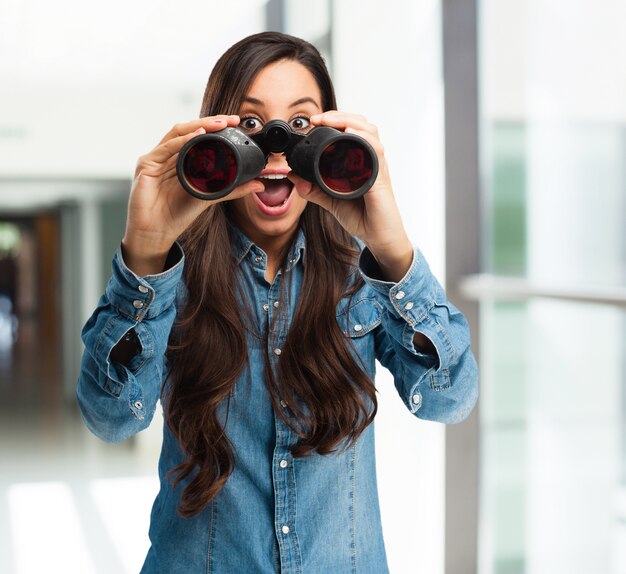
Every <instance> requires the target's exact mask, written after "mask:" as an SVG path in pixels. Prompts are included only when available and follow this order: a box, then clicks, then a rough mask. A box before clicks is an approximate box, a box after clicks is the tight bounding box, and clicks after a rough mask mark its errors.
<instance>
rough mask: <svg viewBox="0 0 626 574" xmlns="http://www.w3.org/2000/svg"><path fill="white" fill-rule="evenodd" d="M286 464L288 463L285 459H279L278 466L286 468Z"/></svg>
mask: <svg viewBox="0 0 626 574" xmlns="http://www.w3.org/2000/svg"><path fill="white" fill-rule="evenodd" d="M288 465H289V463H288V462H287V461H286V460H281V461H280V468H287V466H288Z"/></svg>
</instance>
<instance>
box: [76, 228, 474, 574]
mask: <svg viewBox="0 0 626 574" xmlns="http://www.w3.org/2000/svg"><path fill="white" fill-rule="evenodd" d="M233 250H234V255H235V257H236V258H237V261H238V262H239V266H238V269H239V278H240V281H241V284H242V286H243V290H242V293H243V296H244V297H246V299H247V301H248V302H251V303H252V307H253V318H254V319H255V320H256V322H257V324H258V325H257V327H258V329H259V330H260V332H265V330H266V329H270V333H269V336H268V342H267V344H268V345H269V349H268V350H269V357H270V361H272V362H274V363H276V364H277V363H278V361H280V348H281V345H282V344H283V343H284V341H285V337H286V334H287V328H288V324H289V322H290V320H291V317H292V316H293V312H294V309H295V304H296V301H297V298H298V293H299V290H300V287H301V284H302V277H303V266H304V265H305V264H306V248H305V239H304V237H303V235H302V233H300V235H299V236H298V238H297V240H296V241H295V242H294V245H293V246H292V248H291V251H290V253H289V254H288V263H287V266H286V270H285V272H279V274H278V275H277V277H276V278H275V280H274V282H273V283H272V284H271V285H270V284H269V283H268V282H267V281H266V280H265V271H266V264H267V258H266V255H265V253H264V252H263V251H262V250H261V249H259V248H258V247H257V246H256V245H254V244H253V243H252V242H250V241H249V240H248V239H247V238H246V237H244V236H243V235H242V234H241V233H238V235H237V241H236V242H235V244H234V245H233ZM183 266H184V256H183V255H182V252H181V253H180V259H179V261H178V263H176V264H175V265H174V266H173V267H172V268H170V269H169V270H168V271H166V272H164V273H161V274H159V275H154V276H146V277H137V276H136V275H135V274H134V273H132V272H131V271H130V270H129V269H128V268H127V267H126V266H125V264H124V261H123V259H122V257H121V254H120V252H119V251H118V253H117V254H116V256H115V258H114V261H113V275H112V278H111V280H110V281H109V283H108V286H107V288H106V292H105V294H104V296H103V297H102V299H101V301H100V304H99V306H98V308H97V309H96V311H95V312H94V314H93V316H92V317H91V318H90V319H89V321H88V322H87V324H86V325H85V328H84V330H83V341H84V344H85V352H84V355H83V362H82V369H81V375H80V378H79V381H78V387H77V396H78V402H79V405H80V409H81V412H82V414H83V418H84V420H85V423H86V425H87V426H88V427H89V429H90V430H91V431H92V432H94V433H95V434H96V435H97V436H99V437H101V438H102V439H104V440H106V441H110V442H117V441H122V440H124V439H126V438H128V437H130V436H132V435H134V434H135V433H137V432H139V431H141V430H142V429H144V428H146V427H147V426H148V425H149V424H150V420H151V418H152V415H153V413H154V411H155V407H156V403H157V400H158V398H159V393H160V390H161V385H162V381H163V379H164V375H165V373H166V369H167V364H166V361H165V359H164V354H165V349H166V345H167V340H168V336H169V332H170V329H171V327H172V323H173V321H174V318H175V316H176V310H177V301H178V303H179V304H182V302H183V301H184V294H185V288H184V285H183V283H182V270H183ZM359 267H360V269H359V270H355V271H356V272H360V273H361V274H362V276H363V277H364V279H365V284H364V286H363V287H362V288H361V290H360V291H359V292H358V293H357V294H356V296H354V297H353V299H352V302H351V304H350V307H349V309H348V301H347V300H343V301H341V302H340V304H339V306H338V308H337V321H338V323H339V325H340V327H341V329H342V330H343V332H344V334H345V336H346V337H348V338H350V339H351V340H352V343H353V344H354V349H355V352H357V353H358V354H359V356H360V359H361V361H362V364H363V366H364V368H365V369H366V371H367V373H368V374H369V375H370V376H371V377H374V376H375V361H376V359H378V361H379V362H380V363H381V364H382V365H384V366H385V367H387V368H388V369H389V370H390V371H391V372H392V373H393V375H394V380H395V386H396V388H397V391H398V393H399V395H400V398H401V399H402V401H403V402H404V403H405V405H406V406H407V408H408V409H409V410H410V411H411V412H412V413H414V414H415V415H416V416H417V417H420V418H423V419H429V420H435V421H441V422H445V423H454V422H459V421H461V420H463V419H464V418H465V417H466V416H467V415H468V413H469V412H470V411H471V409H472V407H473V406H474V404H475V402H476V399H477V387H478V385H477V369H476V363H475V361H474V358H473V356H472V353H471V351H470V348H469V333H468V328H467V324H466V322H465V319H464V318H463V316H462V315H461V313H459V311H458V310H457V309H455V308H454V307H453V306H452V305H451V304H450V303H449V302H448V301H447V299H446V296H445V293H444V291H443V289H442V288H441V286H440V285H439V284H438V283H437V281H436V279H435V278H434V276H433V275H432V274H431V272H430V270H429V268H428V265H427V263H426V261H425V260H424V258H423V256H422V254H421V253H420V252H419V250H417V249H416V250H415V253H414V258H413V263H412V265H411V268H410V269H409V271H408V272H407V274H406V276H405V277H404V278H403V279H402V280H401V281H400V282H399V283H389V282H385V281H382V280H380V279H377V278H376V276H377V266H376V264H375V261H374V260H373V257H372V256H371V254H370V253H369V252H368V251H367V250H366V249H365V250H363V252H362V255H361V260H360V265H359ZM281 306H287V309H286V316H287V319H288V320H287V321H278V322H276V323H272V321H273V319H274V315H275V314H276V313H278V312H280V310H281ZM270 326H271V328H270ZM132 328H134V329H135V330H136V332H137V335H138V338H139V341H140V343H141V352H140V353H139V354H138V355H136V356H135V357H134V359H133V360H132V362H131V363H130V364H129V365H128V367H124V366H122V365H120V364H116V363H115V362H113V361H112V360H111V357H110V354H111V350H112V348H113V347H114V346H115V345H116V344H117V343H118V341H120V339H122V337H124V336H125V335H126V333H127V332H128V331H129V330H130V329H132ZM415 332H421V333H423V334H424V335H426V336H427V337H428V338H429V339H430V340H431V341H432V342H433V344H434V346H435V348H436V355H429V354H425V353H422V352H420V351H419V350H418V349H416V348H415V347H414V346H413V334H414V333H415ZM247 344H248V350H249V356H250V368H249V369H244V371H243V372H242V374H241V376H240V379H239V380H238V381H237V383H236V385H235V388H234V391H233V393H232V397H231V400H230V404H229V407H228V408H229V414H228V423H227V426H226V432H227V434H228V437H229V439H230V440H231V442H232V444H233V447H234V450H235V456H236V468H235V470H234V472H233V474H232V475H231V476H230V478H229V479H228V481H227V483H226V486H225V487H224V489H223V490H222V491H221V492H220V494H219V495H218V496H217V497H216V498H215V500H214V501H213V502H212V503H211V504H209V505H208V506H207V507H206V508H205V509H204V510H203V511H202V512H201V513H200V514H199V515H197V516H195V517H193V518H186V519H185V518H181V517H180V516H179V515H178V514H177V511H176V509H177V506H178V503H179V496H180V490H181V489H180V487H179V488H177V489H175V490H174V489H173V488H172V486H171V484H170V482H169V480H168V479H167V478H166V474H167V472H168V471H169V470H170V469H171V468H172V467H174V466H175V465H177V464H178V463H180V462H181V461H182V454H181V450H180V448H179V445H178V444H177V442H176V440H175V438H174V437H173V436H172V435H171V433H170V432H169V430H168V429H167V427H166V426H165V428H164V431H163V447H162V451H161V457H160V461H159V476H160V479H161V487H160V491H159V494H158V496H157V498H156V500H155V502H154V506H153V509H152V515H151V525H150V539H151V542H152V546H151V548H150V550H149V552H148V556H147V557H146V561H145V564H144V566H143V569H142V573H143V574H155V573H160V574H178V573H180V574H207V573H208V574H238V573H241V574H265V573H277V572H280V573H282V574H327V573H332V574H348V573H357V572H358V573H359V574H384V573H385V572H387V571H388V568H387V562H386V557H385V548H384V543H383V536H382V528H381V521H380V513H379V505H378V494H377V486H376V468H375V457H374V428H373V427H374V425H370V427H368V428H367V429H366V431H365V432H364V433H363V434H362V435H361V437H360V438H359V439H358V441H357V442H356V444H355V445H353V446H351V447H350V448H348V449H347V450H344V451H342V452H340V453H338V454H332V455H326V456H321V455H311V456H308V457H306V458H299V459H294V458H293V457H292V456H291V454H290V447H291V446H292V445H293V444H294V443H295V441H296V437H295V436H294V435H293V433H292V432H291V431H290V429H289V428H288V427H287V426H286V425H285V424H284V423H282V422H281V420H280V418H279V417H277V416H275V413H274V412H273V408H272V405H271V402H270V398H269V396H268V391H267V389H266V387H265V384H264V382H263V376H264V360H265V359H264V356H265V350H264V349H263V345H264V344H265V343H263V341H262V340H260V339H259V338H256V337H254V336H252V335H249V336H248V340H247ZM303 352H306V349H303ZM284 408H287V409H288V408H289V407H288V405H285V406H284ZM222 414H223V416H224V417H225V414H226V413H225V412H224V413H222ZM120 520H123V517H120Z"/></svg>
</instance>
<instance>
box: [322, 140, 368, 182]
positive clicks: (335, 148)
mask: <svg viewBox="0 0 626 574" xmlns="http://www.w3.org/2000/svg"><path fill="white" fill-rule="evenodd" d="M318 169H319V174H320V177H321V178H322V181H323V182H324V184H325V185H327V186H328V187H329V188H330V189H331V190H332V191H334V192H336V193H351V192H354V191H356V190H358V189H359V188H361V187H362V186H363V185H364V184H365V183H366V182H367V181H368V179H370V177H371V176H372V171H373V169H374V166H373V163H372V154H371V152H370V151H369V150H368V149H367V148H366V147H365V146H364V145H362V144H361V143H360V142H359V141H356V140H353V139H342V140H339V141H336V142H333V143H331V144H330V145H329V146H328V147H327V148H326V149H325V150H324V151H323V152H322V154H321V155H320V159H319V166H318Z"/></svg>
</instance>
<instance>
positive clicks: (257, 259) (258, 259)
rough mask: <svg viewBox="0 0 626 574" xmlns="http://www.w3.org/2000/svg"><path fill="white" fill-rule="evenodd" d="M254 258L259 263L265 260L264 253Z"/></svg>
mask: <svg viewBox="0 0 626 574" xmlns="http://www.w3.org/2000/svg"><path fill="white" fill-rule="evenodd" d="M254 260H255V261H256V262H257V263H261V261H263V256H262V255H257V256H256V257H255V258H254Z"/></svg>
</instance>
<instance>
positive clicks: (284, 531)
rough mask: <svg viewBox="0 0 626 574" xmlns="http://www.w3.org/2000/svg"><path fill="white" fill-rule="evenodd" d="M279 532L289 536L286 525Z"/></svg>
mask: <svg viewBox="0 0 626 574" xmlns="http://www.w3.org/2000/svg"><path fill="white" fill-rule="evenodd" d="M281 530H282V531H283V534H289V526H287V525H286V524H285V526H283V527H282V528H281Z"/></svg>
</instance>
